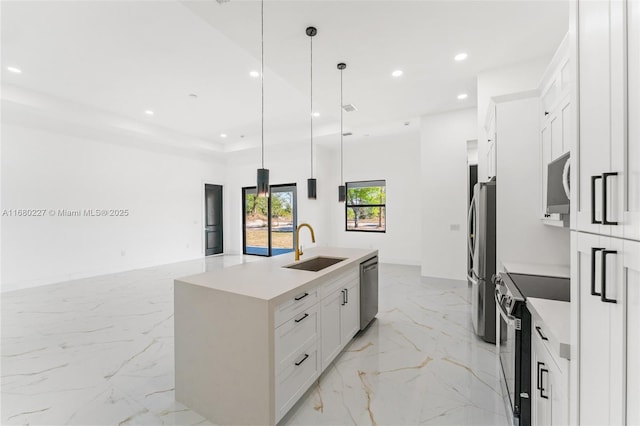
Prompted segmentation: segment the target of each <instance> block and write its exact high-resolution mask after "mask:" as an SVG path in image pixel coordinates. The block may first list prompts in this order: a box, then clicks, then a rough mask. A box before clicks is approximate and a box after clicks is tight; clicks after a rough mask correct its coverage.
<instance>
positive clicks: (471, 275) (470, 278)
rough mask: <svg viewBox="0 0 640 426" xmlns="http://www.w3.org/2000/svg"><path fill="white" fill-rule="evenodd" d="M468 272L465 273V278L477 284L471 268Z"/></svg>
mask: <svg viewBox="0 0 640 426" xmlns="http://www.w3.org/2000/svg"><path fill="white" fill-rule="evenodd" d="M470 272H471V273H469V274H467V279H468V280H469V281H471V283H472V284H473V285H478V280H477V279H476V278H473V270H472V271H470Z"/></svg>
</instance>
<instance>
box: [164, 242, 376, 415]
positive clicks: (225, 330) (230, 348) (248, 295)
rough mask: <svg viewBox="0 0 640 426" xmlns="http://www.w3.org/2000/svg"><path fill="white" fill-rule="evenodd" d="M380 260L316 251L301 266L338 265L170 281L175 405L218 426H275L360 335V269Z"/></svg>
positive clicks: (269, 266)
mask: <svg viewBox="0 0 640 426" xmlns="http://www.w3.org/2000/svg"><path fill="white" fill-rule="evenodd" d="M376 255H377V251H376V250H361V249H345V248H316V249H309V250H307V251H306V254H305V256H304V257H303V258H302V259H301V260H300V262H304V261H305V260H308V259H311V258H314V257H317V256H324V257H333V258H344V260H343V261H341V262H339V263H336V264H334V265H332V266H329V267H327V268H325V269H322V270H320V271H318V272H311V271H304V270H294V269H288V268H285V266H288V265H290V264H293V263H295V262H294V260H293V254H286V255H282V256H278V257H274V258H269V259H266V260H263V261H259V262H251V263H246V264H242V265H237V266H233V267H229V268H225V269H223V270H221V271H215V272H205V273H202V274H198V275H193V276H190V277H185V278H180V279H178V280H176V281H175V288H174V306H175V320H174V321H175V367H176V377H175V388H176V390H175V392H176V400H177V401H179V402H181V403H183V404H185V405H186V406H188V407H190V408H191V409H193V410H194V411H196V412H198V413H200V414H202V415H203V416H204V417H206V418H207V419H209V420H210V421H212V422H214V423H216V424H225V425H233V424H243V425H248V424H260V425H274V424H276V423H277V422H278V421H280V420H281V419H282V417H284V415H285V414H286V413H287V412H288V411H289V410H290V409H291V407H293V405H294V404H295V403H296V402H297V401H298V399H299V398H300V397H301V396H302V395H303V394H304V393H305V392H306V391H307V389H308V388H309V387H310V386H311V385H312V384H313V382H314V381H315V380H317V379H318V377H319V376H320V374H322V371H323V370H324V368H326V367H327V366H328V365H329V364H330V362H331V361H332V360H333V359H334V358H335V357H336V356H337V355H338V354H339V353H340V352H341V351H342V349H343V348H344V347H345V345H346V344H347V343H348V342H349V341H350V340H351V338H353V336H354V335H355V333H356V332H357V331H358V330H359V312H360V310H359V282H360V281H359V266H360V263H362V262H364V261H366V260H367V259H370V258H371V257H374V256H376ZM335 296H337V298H335ZM334 298H335V299H336V300H335V306H336V307H337V310H336V312H333V310H327V309H325V307H324V304H325V301H329V300H333V299H334ZM334 310H335V309H334ZM336 324H337V325H336ZM334 332H335V333H336V335H335V336H333V334H330V333H334ZM327 336H332V338H331V339H328V338H327ZM335 342H337V343H335ZM333 343H335V344H333Z"/></svg>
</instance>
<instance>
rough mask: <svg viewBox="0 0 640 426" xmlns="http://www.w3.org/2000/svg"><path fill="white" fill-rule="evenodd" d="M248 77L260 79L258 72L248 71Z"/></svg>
mask: <svg viewBox="0 0 640 426" xmlns="http://www.w3.org/2000/svg"><path fill="white" fill-rule="evenodd" d="M249 75H250V76H251V77H253V78H258V77H260V73H259V72H258V71H250V72H249Z"/></svg>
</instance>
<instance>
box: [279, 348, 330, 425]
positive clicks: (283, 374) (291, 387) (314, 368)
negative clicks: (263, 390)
mask: <svg viewBox="0 0 640 426" xmlns="http://www.w3.org/2000/svg"><path fill="white" fill-rule="evenodd" d="M319 372H320V366H319V357H318V346H317V344H316V343H314V344H312V345H310V346H309V347H307V348H305V349H304V350H301V351H300V353H299V354H298V355H297V356H296V357H295V358H293V359H292V360H291V362H290V363H289V364H288V365H286V366H285V368H284V369H283V370H282V371H280V372H279V373H277V374H276V423H277V422H278V421H280V419H282V417H283V416H284V415H285V414H286V413H287V411H289V410H290V409H291V407H293V405H294V404H295V403H296V401H298V399H299V398H300V397H301V396H302V395H303V394H304V393H305V392H306V391H307V389H309V386H311V385H312V384H313V382H314V381H315V380H316V379H317V378H318V375H319Z"/></svg>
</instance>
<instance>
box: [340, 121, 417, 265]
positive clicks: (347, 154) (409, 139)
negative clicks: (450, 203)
mask: <svg viewBox="0 0 640 426" xmlns="http://www.w3.org/2000/svg"><path fill="white" fill-rule="evenodd" d="M334 155H335V157H334V158H335V160H334V161H333V162H332V164H336V165H339V162H340V157H339V155H340V152H339V150H338V149H336V150H335V151H334ZM332 176H334V177H335V180H334V183H333V185H332V188H331V197H330V200H331V203H330V207H331V208H332V210H331V220H332V223H331V227H332V230H333V240H332V244H334V245H336V246H343V247H356V248H377V249H378V255H379V258H380V261H381V262H387V263H399V264H405V265H419V264H420V232H421V231H420V230H421V228H422V225H423V216H422V215H421V213H420V208H421V207H420V191H421V189H420V134H419V132H418V129H417V128H415V129H406V130H403V131H402V132H401V133H397V134H394V135H385V136H371V137H367V138H362V139H359V140H354V141H349V142H348V143H347V142H345V147H344V179H345V182H352V181H362V180H378V179H384V180H386V191H387V208H386V211H387V218H386V232H385V233H371V232H355V231H348V232H347V231H345V205H344V203H338V185H340V171H339V168H336V172H335V173H333V174H332Z"/></svg>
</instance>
